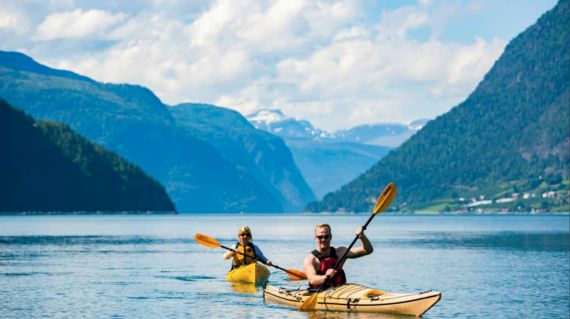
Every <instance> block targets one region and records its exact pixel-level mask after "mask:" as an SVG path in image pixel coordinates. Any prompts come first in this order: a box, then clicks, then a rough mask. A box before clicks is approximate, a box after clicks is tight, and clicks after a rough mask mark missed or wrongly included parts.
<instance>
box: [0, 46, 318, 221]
mask: <svg viewBox="0 0 570 319" xmlns="http://www.w3.org/2000/svg"><path fill="white" fill-rule="evenodd" d="M14 61H16V62H14ZM0 96H2V97H4V98H5V99H6V100H7V101H9V102H10V103H11V104H12V105H14V106H16V107H18V108H21V109H23V110H25V111H26V112H28V113H29V114H31V115H32V116H34V117H36V118H39V119H49V120H55V121H59V122H62V123H66V124H68V125H70V126H71V128H73V129H74V130H77V131H78V132H79V133H81V134H82V135H84V136H86V137H87V138H89V139H90V140H92V141H94V142H96V143H99V144H101V145H103V146H105V147H106V148H108V149H110V150H112V151H114V152H117V153H119V154H121V155H122V156H124V157H125V158H127V159H128V160H130V161H132V162H133V163H135V164H137V165H139V166H140V167H141V168H142V169H144V170H145V171H146V172H148V173H149V174H150V175H152V176H153V177H154V178H156V179H157V180H159V181H160V182H162V183H163V184H164V185H165V187H166V190H167V192H168V194H169V195H170V197H171V198H172V200H173V201H174V202H175V204H176V207H177V209H178V210H179V211H180V212H182V213H194V212H195V213H225V212H229V213H238V212H283V211H284V210H285V209H291V210H294V211H299V210H300V209H301V208H302V207H303V206H304V204H305V203H306V202H308V201H310V200H312V199H314V197H312V193H311V192H310V189H309V188H308V187H307V186H306V183H305V182H304V180H303V178H302V177H300V178H296V177H294V178H284V179H283V180H280V177H279V176H281V177H283V176H284V175H283V174H282V172H283V171H284V170H288V169H289V168H283V170H282V168H280V167H277V168H276V167H272V168H271V169H276V171H272V170H264V171H262V176H259V175H255V174H250V172H248V171H245V170H243V167H238V165H236V163H234V162H233V160H232V158H231V156H225V155H224V154H223V150H222V149H219V148H216V147H214V146H213V145H212V144H210V141H209V140H208V134H207V133H206V132H207V131H208V129H204V127H194V128H193V129H192V133H189V130H188V128H187V127H185V126H179V125H178V123H177V120H176V119H175V118H174V117H173V116H172V114H171V113H170V109H169V108H168V107H167V106H166V105H164V104H163V103H162V102H161V101H160V100H159V99H158V98H157V97H156V96H155V95H154V94H153V93H152V92H151V91H150V90H148V89H146V88H144V87H141V86H136V85H127V84H103V83H99V82H96V81H93V80H91V79H89V78H87V77H82V76H78V75H76V74H74V73H72V72H68V71H62V70H54V69H51V68H48V67H45V66H42V65H40V64H38V63H36V62H35V61H33V60H32V59H31V58H29V57H27V56H25V55H23V54H21V53H16V52H3V51H0ZM244 122H245V121H244ZM246 124H247V123H246ZM247 125H249V124H247ZM203 129H204V130H203ZM252 129H253V128H252ZM228 141H230V142H228V143H230V144H231V139H229V140H228ZM253 142H254V143H257V144H261V143H262V141H253ZM232 147H238V148H239V147H240V146H239V145H238V144H235V143H234V144H232ZM260 149H265V150H269V149H270V148H260ZM246 153H247V152H246ZM251 155H252V156H253V154H251ZM263 155H264V154H263V153H262V152H258V153H256V154H255V156H263ZM275 155H276V156H282V158H283V159H286V158H287V156H289V157H290V155H287V154H275ZM281 163H284V162H281ZM293 165H294V164H293ZM258 172H259V171H258ZM291 172H293V171H291ZM267 181H270V182H267ZM264 185H280V186H279V187H277V188H273V189H267V188H266V186H264ZM275 189H277V190H278V192H280V197H279V198H276V197H275V196H274V195H273V194H274V193H275V192H274V190H275ZM307 189H308V192H309V193H306V191H307ZM291 194H298V197H297V198H296V197H295V196H294V195H291ZM294 198H295V199H300V201H294V202H289V201H288V200H289V199H294ZM283 199H284V201H285V202H283Z"/></svg>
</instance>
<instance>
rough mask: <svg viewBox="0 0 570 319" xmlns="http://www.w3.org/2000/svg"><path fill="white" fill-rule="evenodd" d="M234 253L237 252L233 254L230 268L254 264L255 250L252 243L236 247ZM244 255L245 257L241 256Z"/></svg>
mask: <svg viewBox="0 0 570 319" xmlns="http://www.w3.org/2000/svg"><path fill="white" fill-rule="evenodd" d="M236 251H238V253H237V254H235V256H234V260H233V262H232V266H233V267H232V268H235V267H238V266H242V265H248V264H251V263H254V262H255V257H256V256H255V249H254V248H253V244H252V243H248V244H247V246H245V247H244V246H242V245H240V244H237V245H236ZM240 253H242V254H246V255H247V257H246V256H244V255H242V254H240Z"/></svg>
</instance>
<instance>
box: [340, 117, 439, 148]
mask: <svg viewBox="0 0 570 319" xmlns="http://www.w3.org/2000/svg"><path fill="white" fill-rule="evenodd" d="M427 122H428V120H426V119H420V120H416V121H413V122H411V123H409V124H400V123H378V124H365V125H359V126H355V127H353V128H351V129H348V130H340V131H337V132H335V133H334V135H335V137H336V139H337V140H343V141H352V142H358V143H364V144H372V145H379V146H388V147H398V146H400V145H401V144H402V143H404V142H405V141H406V140H408V139H409V138H410V137H411V136H412V135H414V134H415V133H416V132H417V131H419V130H420V129H421V128H422V127H424V126H425V125H426V124H427Z"/></svg>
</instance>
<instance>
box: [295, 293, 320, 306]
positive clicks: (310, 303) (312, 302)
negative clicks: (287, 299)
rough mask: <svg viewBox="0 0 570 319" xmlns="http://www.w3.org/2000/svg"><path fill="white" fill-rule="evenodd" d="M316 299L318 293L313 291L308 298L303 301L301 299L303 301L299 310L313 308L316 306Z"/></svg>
mask: <svg viewBox="0 0 570 319" xmlns="http://www.w3.org/2000/svg"><path fill="white" fill-rule="evenodd" d="M317 299H319V293H318V292H315V293H314V294H312V295H311V296H310V297H309V298H307V299H305V301H303V303H302V304H301V307H299V310H301V311H311V310H315V307H316V306H317Z"/></svg>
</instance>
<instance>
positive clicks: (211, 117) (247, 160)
mask: <svg viewBox="0 0 570 319" xmlns="http://www.w3.org/2000/svg"><path fill="white" fill-rule="evenodd" d="M169 110H170V112H171V114H172V115H173V117H174V118H175V120H176V125H177V127H179V128H180V129H181V130H182V131H183V132H185V133H186V134H189V135H190V136H193V137H196V138H199V139H202V140H203V141H205V142H207V143H208V144H210V145H212V146H213V147H214V148H215V149H216V150H217V151H218V152H219V153H220V154H222V155H223V156H224V158H226V159H227V160H228V161H229V162H231V163H234V165H235V166H236V167H237V168H238V169H239V170H242V171H244V172H248V174H249V175H250V176H252V177H253V178H254V179H255V180H256V181H257V182H258V183H259V184H260V185H262V186H263V188H264V189H266V190H267V191H268V192H269V193H270V196H269V197H268V198H275V199H276V200H277V201H279V203H280V205H281V206H282V207H283V210H284V211H289V212H291V211H294V212H298V211H300V210H301V209H302V208H303V206H304V205H305V204H306V203H308V202H310V201H312V200H314V199H315V196H314V195H313V192H312V190H311V188H310V187H309V185H307V183H306V182H305V180H304V179H303V176H302V175H301V173H300V172H299V169H298V168H297V166H296V165H295V161H294V160H293V156H292V155H291V152H290V151H289V149H288V148H287V146H286V145H285V143H284V142H283V140H282V139H281V138H279V137H277V136H274V135H272V134H269V133H267V132H264V131H261V130H258V129H256V128H254V127H253V126H252V125H251V124H250V123H249V122H248V121H247V120H246V119H245V118H244V117H243V116H242V115H241V114H239V113H238V112H236V111H233V110H229V109H226V108H222V107H217V106H214V105H209V104H197V103H183V104H179V105H176V106H173V107H170V108H169Z"/></svg>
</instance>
